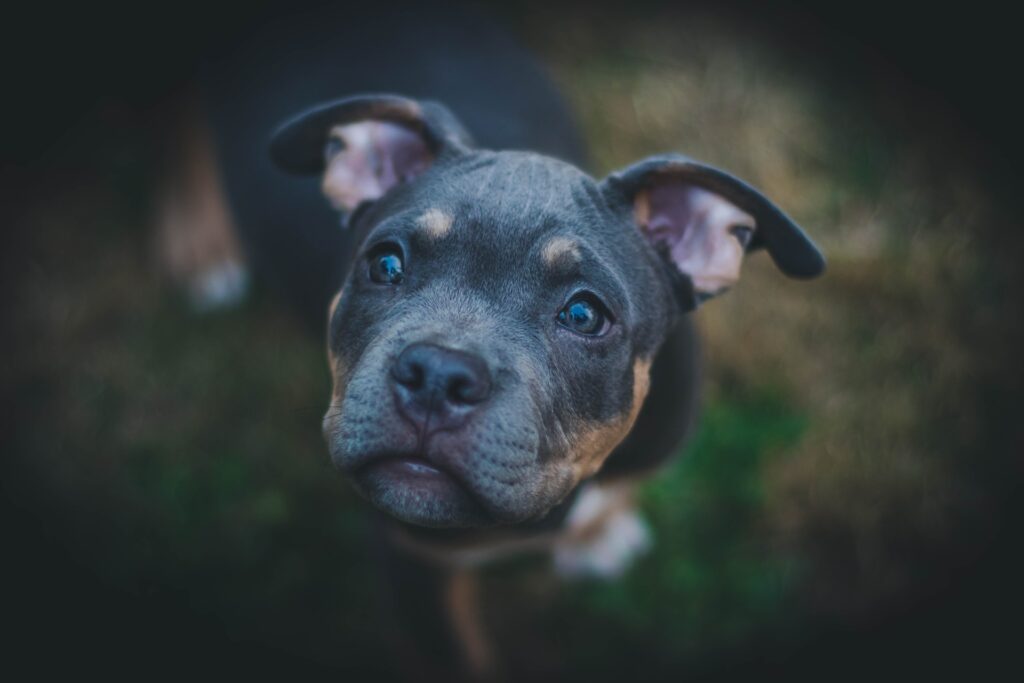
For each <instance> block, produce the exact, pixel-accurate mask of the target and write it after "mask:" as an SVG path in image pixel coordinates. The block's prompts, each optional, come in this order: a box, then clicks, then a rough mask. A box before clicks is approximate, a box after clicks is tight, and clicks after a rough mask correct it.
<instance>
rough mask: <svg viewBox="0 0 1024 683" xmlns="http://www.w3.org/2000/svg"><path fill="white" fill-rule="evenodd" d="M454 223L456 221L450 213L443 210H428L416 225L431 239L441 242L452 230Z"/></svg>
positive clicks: (417, 220)
mask: <svg viewBox="0 0 1024 683" xmlns="http://www.w3.org/2000/svg"><path fill="white" fill-rule="evenodd" d="M454 221H455V219H454V218H453V217H452V215H451V214H450V213H446V212H444V211H442V210H441V209H427V210H426V211H425V212H424V213H423V215H422V216H420V217H419V218H417V219H416V225H418V226H419V227H420V228H421V229H422V230H423V232H424V233H426V234H427V235H428V236H429V237H430V238H431V239H435V240H439V239H441V238H442V237H444V236H445V235H447V234H448V232H449V231H450V230H451V229H452V223H453V222H454Z"/></svg>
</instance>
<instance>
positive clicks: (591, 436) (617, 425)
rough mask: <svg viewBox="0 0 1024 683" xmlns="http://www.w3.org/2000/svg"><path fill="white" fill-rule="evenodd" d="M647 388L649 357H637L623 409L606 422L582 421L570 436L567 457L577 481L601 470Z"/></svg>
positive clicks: (623, 435)
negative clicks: (627, 401) (631, 383)
mask: <svg viewBox="0 0 1024 683" xmlns="http://www.w3.org/2000/svg"><path fill="white" fill-rule="evenodd" d="M650 388H651V359H650V358H638V359H636V361H634V363H633V392H632V399H631V402H630V405H629V407H628V408H627V409H626V411H625V412H624V413H622V414H621V415H620V416H618V417H617V418H615V419H613V420H611V421H608V422H601V423H598V424H593V423H591V424H585V425H583V426H582V427H581V428H580V429H579V430H578V431H577V432H576V434H575V437H574V438H572V443H573V446H572V449H571V453H570V459H571V461H572V466H573V471H574V474H575V478H576V482H580V481H582V480H583V479H586V478H587V477H590V476H593V475H594V474H595V473H596V472H597V471H598V470H599V469H601V465H603V464H604V461H605V460H607V458H608V456H609V455H611V453H612V451H614V450H615V447H616V446H618V445H619V444H620V443H622V440H623V439H625V438H626V435H627V434H629V431H630V430H631V429H632V428H633V425H634V424H635V423H636V418H637V416H638V415H639V414H640V408H641V407H642V406H643V403H644V400H645V399H646V398H647V393H648V391H650Z"/></svg>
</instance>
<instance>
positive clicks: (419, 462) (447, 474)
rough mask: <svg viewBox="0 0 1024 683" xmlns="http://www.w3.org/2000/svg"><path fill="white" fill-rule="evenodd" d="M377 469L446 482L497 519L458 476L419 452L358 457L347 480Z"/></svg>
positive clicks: (377, 453) (360, 476) (382, 452)
mask: <svg viewBox="0 0 1024 683" xmlns="http://www.w3.org/2000/svg"><path fill="white" fill-rule="evenodd" d="M378 467H379V468H391V469H393V471H398V472H400V473H401V474H402V475H403V476H407V477H410V478H413V479H437V478H444V479H448V480H449V481H451V482H452V483H453V484H455V485H456V486H457V487H458V488H459V489H460V490H462V492H463V493H464V494H465V495H466V496H468V498H469V500H471V501H472V502H473V503H474V504H475V505H476V506H477V508H478V509H479V510H480V511H481V512H482V513H483V514H485V515H486V516H487V517H488V518H492V519H495V520H496V519H497V517H496V516H495V515H494V511H493V509H492V507H491V506H490V505H489V504H488V501H487V500H486V499H485V498H482V497H481V496H480V495H479V494H478V493H477V492H476V491H474V490H473V488H472V487H471V486H469V485H468V484H467V483H466V481H465V479H464V478H463V477H462V476H461V475H460V474H459V473H457V472H455V471H453V470H452V468H450V467H447V466H446V465H444V464H443V463H440V462H438V459H437V458H431V457H430V456H429V455H427V454H425V453H423V452H422V451H376V452H371V453H368V454H366V455H365V456H363V457H361V458H360V459H359V463H358V464H356V465H355V466H353V467H352V468H350V469H349V470H348V471H349V475H350V476H351V477H353V478H354V479H356V480H359V479H361V478H363V477H364V476H365V475H366V474H368V473H369V472H370V471H371V470H373V469H376V468H378Z"/></svg>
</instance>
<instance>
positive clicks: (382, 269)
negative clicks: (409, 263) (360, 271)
mask: <svg viewBox="0 0 1024 683" xmlns="http://www.w3.org/2000/svg"><path fill="white" fill-rule="evenodd" d="M370 279H371V280H373V281H374V282H377V283H380V284H382V285H397V284H401V282H402V281H403V280H404V279H405V272H404V270H403V264H402V255H401V253H400V252H399V251H397V250H396V249H395V248H394V247H386V248H384V249H383V250H381V251H377V252H375V253H374V254H373V255H372V256H370Z"/></svg>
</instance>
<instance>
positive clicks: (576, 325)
mask: <svg viewBox="0 0 1024 683" xmlns="http://www.w3.org/2000/svg"><path fill="white" fill-rule="evenodd" d="M557 318H558V322H559V323H560V324H561V325H562V326H563V327H566V328H568V329H570V330H572V331H573V332H576V333H577V334H582V335H584V336H587V337H599V336H601V335H603V334H604V333H606V332H607V331H608V328H609V327H611V322H610V320H609V318H608V314H607V313H606V312H605V308H604V305H603V304H602V303H601V302H600V301H598V299H597V297H595V296H594V295H592V294H589V293H583V294H577V295H576V296H574V297H573V298H572V299H570V300H569V303H567V304H566V305H565V306H564V307H563V308H562V310H560V311H559V312H558V316H557Z"/></svg>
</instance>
